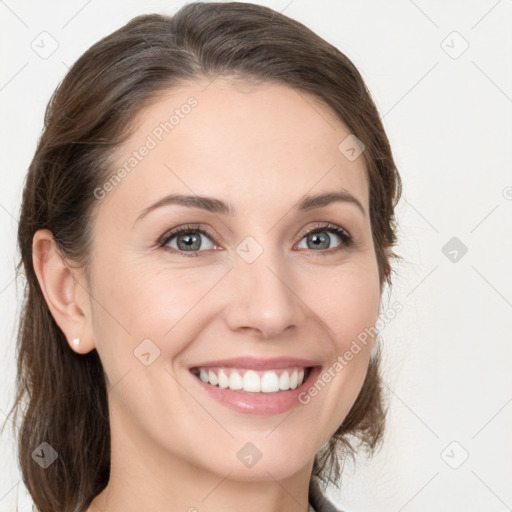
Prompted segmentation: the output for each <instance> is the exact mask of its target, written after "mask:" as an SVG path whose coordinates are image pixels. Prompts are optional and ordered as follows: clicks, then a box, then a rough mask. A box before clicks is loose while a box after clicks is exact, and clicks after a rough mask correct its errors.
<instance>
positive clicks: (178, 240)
mask: <svg viewBox="0 0 512 512" xmlns="http://www.w3.org/2000/svg"><path fill="white" fill-rule="evenodd" d="M328 233H330V235H329V234H328ZM203 237H204V238H206V239H207V240H209V241H210V243H211V246H210V247H208V246H207V247H206V248H205V247H204V243H203ZM333 237H334V240H336V239H337V240H338V244H337V246H336V247H334V248H331V247H330V245H331V242H332V239H333ZM213 239H214V235H213V234H212V233H210V232H209V231H208V230H207V229H205V228H201V227H199V225H196V226H194V225H191V224H187V225H185V226H180V227H178V228H175V229H173V230H171V231H168V232H167V233H165V234H164V235H163V236H162V237H161V240H160V241H159V242H157V245H158V247H166V248H168V249H169V250H170V251H171V252H174V253H179V254H180V255H183V256H187V257H188V256H199V253H200V252H203V251H205V250H209V249H210V250H211V249H214V248H215V243H214V242H213V241H212V240H213ZM302 240H305V241H306V247H303V246H302V247H301V246H300V244H299V245H297V247H299V248H300V249H308V250H311V251H313V252H316V253H318V255H329V254H332V253H334V252H337V251H340V250H347V249H348V248H350V247H351V246H352V245H353V243H354V240H353V238H352V237H351V236H350V234H349V233H348V232H347V231H345V230H344V229H343V228H341V227H339V226H337V225H336V224H331V223H324V224H317V225H315V226H313V227H312V228H311V229H309V230H308V231H307V232H306V233H305V234H304V235H303V237H302ZM302 240H301V243H302ZM207 245H208V244H207Z"/></svg>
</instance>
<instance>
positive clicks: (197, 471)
mask: <svg viewBox="0 0 512 512" xmlns="http://www.w3.org/2000/svg"><path fill="white" fill-rule="evenodd" d="M208 84H209V85H208ZM190 96H194V97H195V98H196V99H197V101H198V105H197V106H196V107H195V108H194V109H192V111H191V112H190V114H189V115H188V116H186V117H185V118H184V119H181V120H180V123H179V125H178V126H176V127H175V128H174V130H173V131H172V132H171V133H169V134H166V135H165V136H164V138H163V140H162V141H161V142H160V143H159V144H158V145H157V147H156V148H154V149H152V150H151V151H150V152H149V154H148V155H147V156H146V157H145V158H144V159H143V160H142V161H141V162H140V163H138V165H137V166H136V168H134V169H133V171H132V172H130V173H129V174H128V175H127V176H126V177H125V178H124V179H123V180H122V181H121V182H120V183H119V184H117V186H116V187H115V188H114V189H113V190H112V191H110V192H109V193H108V194H107V195H106V197H105V198H104V199H102V200H101V201H99V202H98V208H97V211H96V213H95V217H94V228H93V246H92V248H91V249H92V254H93V258H92V264H91V267H90V269H89V271H90V275H91V278H92V279H91V282H90V283H88V282H87V281H86V279H85V276H84V273H83V270H82V269H79V268H71V266H70V265H68V264H67V262H66V261H64V260H62V258H61V257H60V254H59V253H56V252H55V248H54V246H53V241H52V236H51V232H49V231H48V230H40V231H38V232H37V233H36V234H35V236H34V266H35V269H36V273H37V277H38V279H39V282H40V284H41V288H42V290H43V293H44V295H45V298H46V301H47V303H48V306H49V308H50V310H51V313H52V315H53V316H54V318H55V320H56V321H57V323H58V325H59V326H60V328H61V329H62V330H63V332H64V334H65V335H66V337H67V339H68V340H69V344H70V349H71V350H75V351H76V352H78V353H81V354H85V353H87V352H89V351H91V350H93V349H96V350H97V351H98V353H99V355H100V358H101V361H102V364H103V366H104V369H105V372H106V376H107V379H108V381H107V388H108V390H109V394H108V399H109V409H110V422H111V432H112V469H111V479H110V482H109V484H108V486H107V487H106V489H105V490H104V491H103V492H102V493H101V494H100V495H98V496H97V497H96V498H95V499H94V500H93V502H92V503H91V506H90V507H89V509H88V512H98V511H102V512H121V511H123V512H132V511H133V512H135V511H137V512H139V511H140V510H151V511H167V510H176V511H178V510H179V511H189V512H193V511H195V510H197V511H199V512H212V511H218V510H223V511H228V512H230V511H233V512H234V511H239V510H240V503H243V504H244V510H245V511H249V512H251V511H254V512H256V511H261V510H265V511H267V512H277V511H284V512H291V511H303V510H307V507H308V505H307V503H308V483H309V479H310V476H311V471H312V465H313V459H314V456H315V453H316V452H317V451H318V450H319V449H320V448H321V447H322V445H323V444H324V443H325V442H326V441H327V440H328V439H329V438H330V437H331V435H332V434H333V433H334V432H335V430H336V429H337V428H338V426H339V425H340V424H341V422H342V421H343V419H344V418H345V416H346V415H347V413H348V411H349V409H350V407H351V406H352V404H353V403H354V401H355V399H356V397H357V394H358V392H359V390H360V388H361V386H362V383H363V380H364V377H365V375H366V371H367V368H368V362H369V357H370V353H371V349H372V343H368V345H366V346H362V350H361V351H360V352H359V353H358V354H357V355H356V356H354V358H353V359H352V360H351V361H350V363H349V364H347V365H346V366H345V367H344V368H343V370H342V371H340V372H338V373H337V374H336V377H335V378H334V379H332V380H331V382H329V383H328V385H326V386H325V389H323V390H322V391H321V392H320V393H318V395H317V396H316V397H314V398H313V399H311V401H310V402H309V403H308V404H307V405H299V406H298V407H296V408H294V409H293V412H292V414H290V413H289V412H286V413H284V414H279V415H270V416H249V415H246V414H242V413H238V412H235V411H232V410H230V409H227V408H226V407H225V406H223V405H222V404H220V403H218V402H216V401H214V400H212V399H211V398H209V397H208V396H207V395H206V394H205V393H204V392H203V391H202V390H201V389H200V388H199V387H198V386H197V383H196V382H195V381H194V380H193V379H196V377H194V376H192V375H191V373H190V372H189V371H188V367H189V366H190V365H192V364H193V363H198V362H201V361H205V360H212V359H219V358H230V357H237V356H240V355H249V356H255V357H278V356H294V357H303V358H306V359H312V360H314V361H317V362H318V364H321V365H322V366H323V367H324V369H327V368H329V367H332V365H333V363H334V362H335V360H336V358H337V357H338V356H340V355H343V354H344V353H345V351H346V350H348V349H349V347H350V345H351V343H352V341H353V340H354V339H356V337H357V335H358V334H359V333H360V332H361V331H363V330H364V329H365V328H367V327H368V326H372V325H374V323H375V321H376V320H377V316H378V312H379V306H380V296H381V288H380V281H379V273H378V267H377V260H376V256H375V250H374V246H373V241H372V236H371V225H370V219H369V204H368V201H369V193H368V192H369V191H368V179H367V175H366V170H365V167H364V162H363V158H357V159H356V160H354V161H349V160H348V159H347V158H346V157H345V156H344V155H343V154H342V153H341V152H340V151H339V150H338V145H339V143H340V142H341V141H342V140H343V139H345V137H347V135H349V133H350V131H349V130H348V128H347V127H346V126H344V125H343V124H342V123H341V122H340V121H339V120H338V119H337V118H336V117H335V116H334V114H333V112H332V111H331V110H330V109H329V108H328V107H327V106H326V105H324V104H323V103H320V102H318V101H317V100H315V99H314V98H313V97H310V96H307V95H304V94H302V93H301V94H299V93H297V92H295V91H294V90H293V89H291V88H289V87H286V86H284V85H275V84H260V85H251V86H249V85H248V84H245V85H243V84H242V83H240V82H235V81H234V80H231V79H229V78H222V79H221V78H217V79H216V80H215V81H213V82H212V83H210V82H209V81H206V80H205V81H197V82H194V83H191V84H189V85H187V86H182V87H181V88H176V89H173V90H172V91H167V92H166V93H165V94H163V95H162V96H161V97H160V98H159V99H158V101H156V102H155V103H153V104H152V105H151V106H148V107H146V109H145V110H143V111H142V112H141V115H140V116H138V118H137V129H136V131H135V132H134V133H133V135H132V136H131V137H130V138H129V140H127V141H126V142H125V143H124V144H123V145H122V146H121V147H120V148H119V150H118V152H117V154H116V156H115V162H114V163H113V165H112V169H113V170H115V169H117V168H119V167H120V166H122V165H123V163H124V162H125V161H126V160H127V159H128V158H129V156H130V155H131V153H132V152H133V151H134V150H136V149H137V148H139V147H140V146H141V145H142V144H143V143H144V141H145V140H146V138H147V136H148V135H149V134H151V133H152V130H153V129H154V128H155V126H157V125H159V123H160V122H162V121H164V120H165V119H168V118H169V112H172V111H173V110H174V109H175V108H179V107H180V105H183V104H184V103H186V101H187V99H188V98H189V97H190ZM164 164H165V165H164ZM340 189H344V190H346V191H347V192H349V193H350V194H352V195H353V196H354V197H355V198H357V199H358V200H359V202H360V203H361V205H362V206H363V208H364V210H365V212H366V215H365V214H363V213H362V212H361V211H360V210H359V209H358V208H357V207H356V206H355V205H354V204H352V203H349V202H336V203H332V204H330V205H328V206H325V207H321V208H317V209H314V210H311V211H307V212H298V211H296V210H294V205H295V203H297V202H298V201H299V200H300V199H301V198H302V197H303V196H304V195H305V194H317V193H322V192H331V191H334V192H337V191H339V190H340ZM169 193H183V194H198V195H207V196H210V197H215V198H219V199H222V200H223V201H226V202H229V203H231V204H232V205H233V206H234V207H235V208H236V210H237V212H236V213H235V214H234V215H232V216H229V215H224V214H213V213H211V212H207V211H203V210H199V209H191V208H187V207H185V206H178V205H169V206H165V207H162V208H159V209H157V210H154V211H152V212H151V213H149V214H148V215H147V216H146V217H144V218H143V219H141V220H139V221H138V222H135V221H136V218H137V217H138V215H139V214H140V212H141V211H142V210H143V209H144V208H145V207H147V206H149V205H150V204H153V203H154V202H156V201H157V200H158V199H160V198H161V197H163V196H165V195H167V194H169ZM322 222H330V223H333V224H335V225H337V226H340V227H341V228H344V229H345V230H346V231H348V232H349V233H350V235H351V236H353V238H354V240H355V243H354V245H353V246H351V247H349V248H345V247H344V245H343V241H342V240H341V239H339V238H338V237H337V236H336V234H335V233H332V232H330V231H327V234H328V235H329V236H330V238H331V241H330V246H328V249H323V248H320V249H318V248H315V247H314V246H313V244H311V243H310V244H309V245H308V243H307V240H308V239H307V237H306V235H305V232H306V231H307V230H308V229H311V228H313V227H314V226H315V225H316V224H318V223H322ZM186 223H197V224H200V226H201V227H206V228H207V229H209V230H210V231H211V232H212V233H213V234H214V235H215V239H211V240H210V239H209V238H208V237H205V236H202V237H201V240H202V242H201V244H202V245H201V248H200V250H199V252H197V253H196V254H197V255H198V256H197V257H187V255H186V254H185V255H183V252H184V251H183V249H181V251H182V252H181V253H172V252H170V251H169V250H168V249H166V248H164V247H162V248H155V246H156V241H157V239H158V238H159V237H160V236H161V235H162V234H164V233H165V232H166V231H169V229H171V228H174V227H176V226H179V225H182V224H186ZM324 235H325V230H324ZM247 236H251V237H253V238H254V239H255V240H256V241H257V242H258V243H259V244H260V245H261V246H262V248H263V252H262V254H261V255H260V256H259V257H258V258H257V259H256V260H255V261H254V262H253V263H251V264H248V263H247V262H246V261H245V260H244V259H242V258H241V257H240V256H239V255H238V254H237V252H236V248H237V246H238V245H239V244H240V243H241V242H242V241H243V240H244V239H245V238H246V237H247ZM171 245H172V247H173V248H174V249H175V250H176V251H179V250H180V249H178V248H177V239H176V238H175V239H174V241H173V242H169V243H168V247H169V246H171ZM298 246H299V247H298ZM335 248H341V249H340V250H337V251H335V252H332V249H335ZM215 249H216V250H215ZM185 251H186V249H185ZM328 251H330V254H328V253H327V252H328ZM322 252H323V253H324V255H322V254H320V253H322ZM48 254H53V257H48ZM45 255H46V257H45ZM76 337H80V345H79V346H78V347H76V346H74V345H73V343H72V340H73V338H76ZM144 339H150V340H152V342H153V343H154V344H155V345H156V346H157V347H158V349H159V350H160V356H159V357H158V358H157V359H156V360H155V361H154V362H153V363H152V364H151V365H149V366H145V365H143V364H142V363H141V362H140V361H139V360H138V359H137V358H136V357H134V354H133V351H134V350H135V349H136V347H137V346H138V345H139V344H140V343H141V341H142V340H144ZM372 341H373V340H372ZM247 442H251V443H253V444H254V445H255V446H256V447H257V448H258V449H259V450H260V452H261V453H262V457H261V459H260V460H259V461H258V462H257V463H256V464H255V465H254V466H253V467H251V468H248V467H246V466H245V465H244V464H242V463H241V462H240V460H239V459H238V458H237V456H236V454H237V452H238V451H239V450H240V449H241V448H242V446H244V445H245V444H246V443H247Z"/></svg>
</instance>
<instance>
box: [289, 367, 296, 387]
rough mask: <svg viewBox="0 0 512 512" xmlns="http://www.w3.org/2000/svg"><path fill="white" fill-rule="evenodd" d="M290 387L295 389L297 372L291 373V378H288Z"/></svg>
mask: <svg viewBox="0 0 512 512" xmlns="http://www.w3.org/2000/svg"><path fill="white" fill-rule="evenodd" d="M290 387H291V388H292V389H295V388H296V387H297V370H295V371H294V372H293V373H292V376H291V377H290Z"/></svg>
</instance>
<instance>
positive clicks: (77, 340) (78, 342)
mask: <svg viewBox="0 0 512 512" xmlns="http://www.w3.org/2000/svg"><path fill="white" fill-rule="evenodd" d="M73 345H75V347H78V345H80V338H75V339H74V340H73Z"/></svg>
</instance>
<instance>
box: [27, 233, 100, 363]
mask: <svg viewBox="0 0 512 512" xmlns="http://www.w3.org/2000/svg"><path fill="white" fill-rule="evenodd" d="M32 264H33V266H34V271H35V273H36V276H37V280H38V282H39V286H40V287H41V290H42V292H43V295H44V298H45V300H46V303H47V305H48V308H49V310H50V313H51V314H52V316H53V318H54V319H55V322H57V325H58V326H59V327H60V328H61V330H62V332H63V333H64V335H65V337H66V339H67V340H68V344H69V346H70V347H71V349H72V350H74V351H75V352H77V353H79V354H85V353H87V352H90V351H91V350H92V349H94V348H95V343H94V337H93V336H92V325H91V301H90V295H89V293H90V292H89V290H88V285H87V282H86V280H85V278H84V275H83V270H81V269H78V268H76V269H75V268H71V267H70V266H69V264H68V262H67V261H66V260H65V259H64V258H63V257H62V255H61V253H60V251H59V250H58V247H57V243H56V242H55V240H54V238H53V234H52V232H51V231H50V230H48V229H40V230H38V231H37V232H36V233H35V234H34V238H33V240H32ZM75 338H80V343H79V344H78V345H75V344H74V343H73V339H75Z"/></svg>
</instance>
